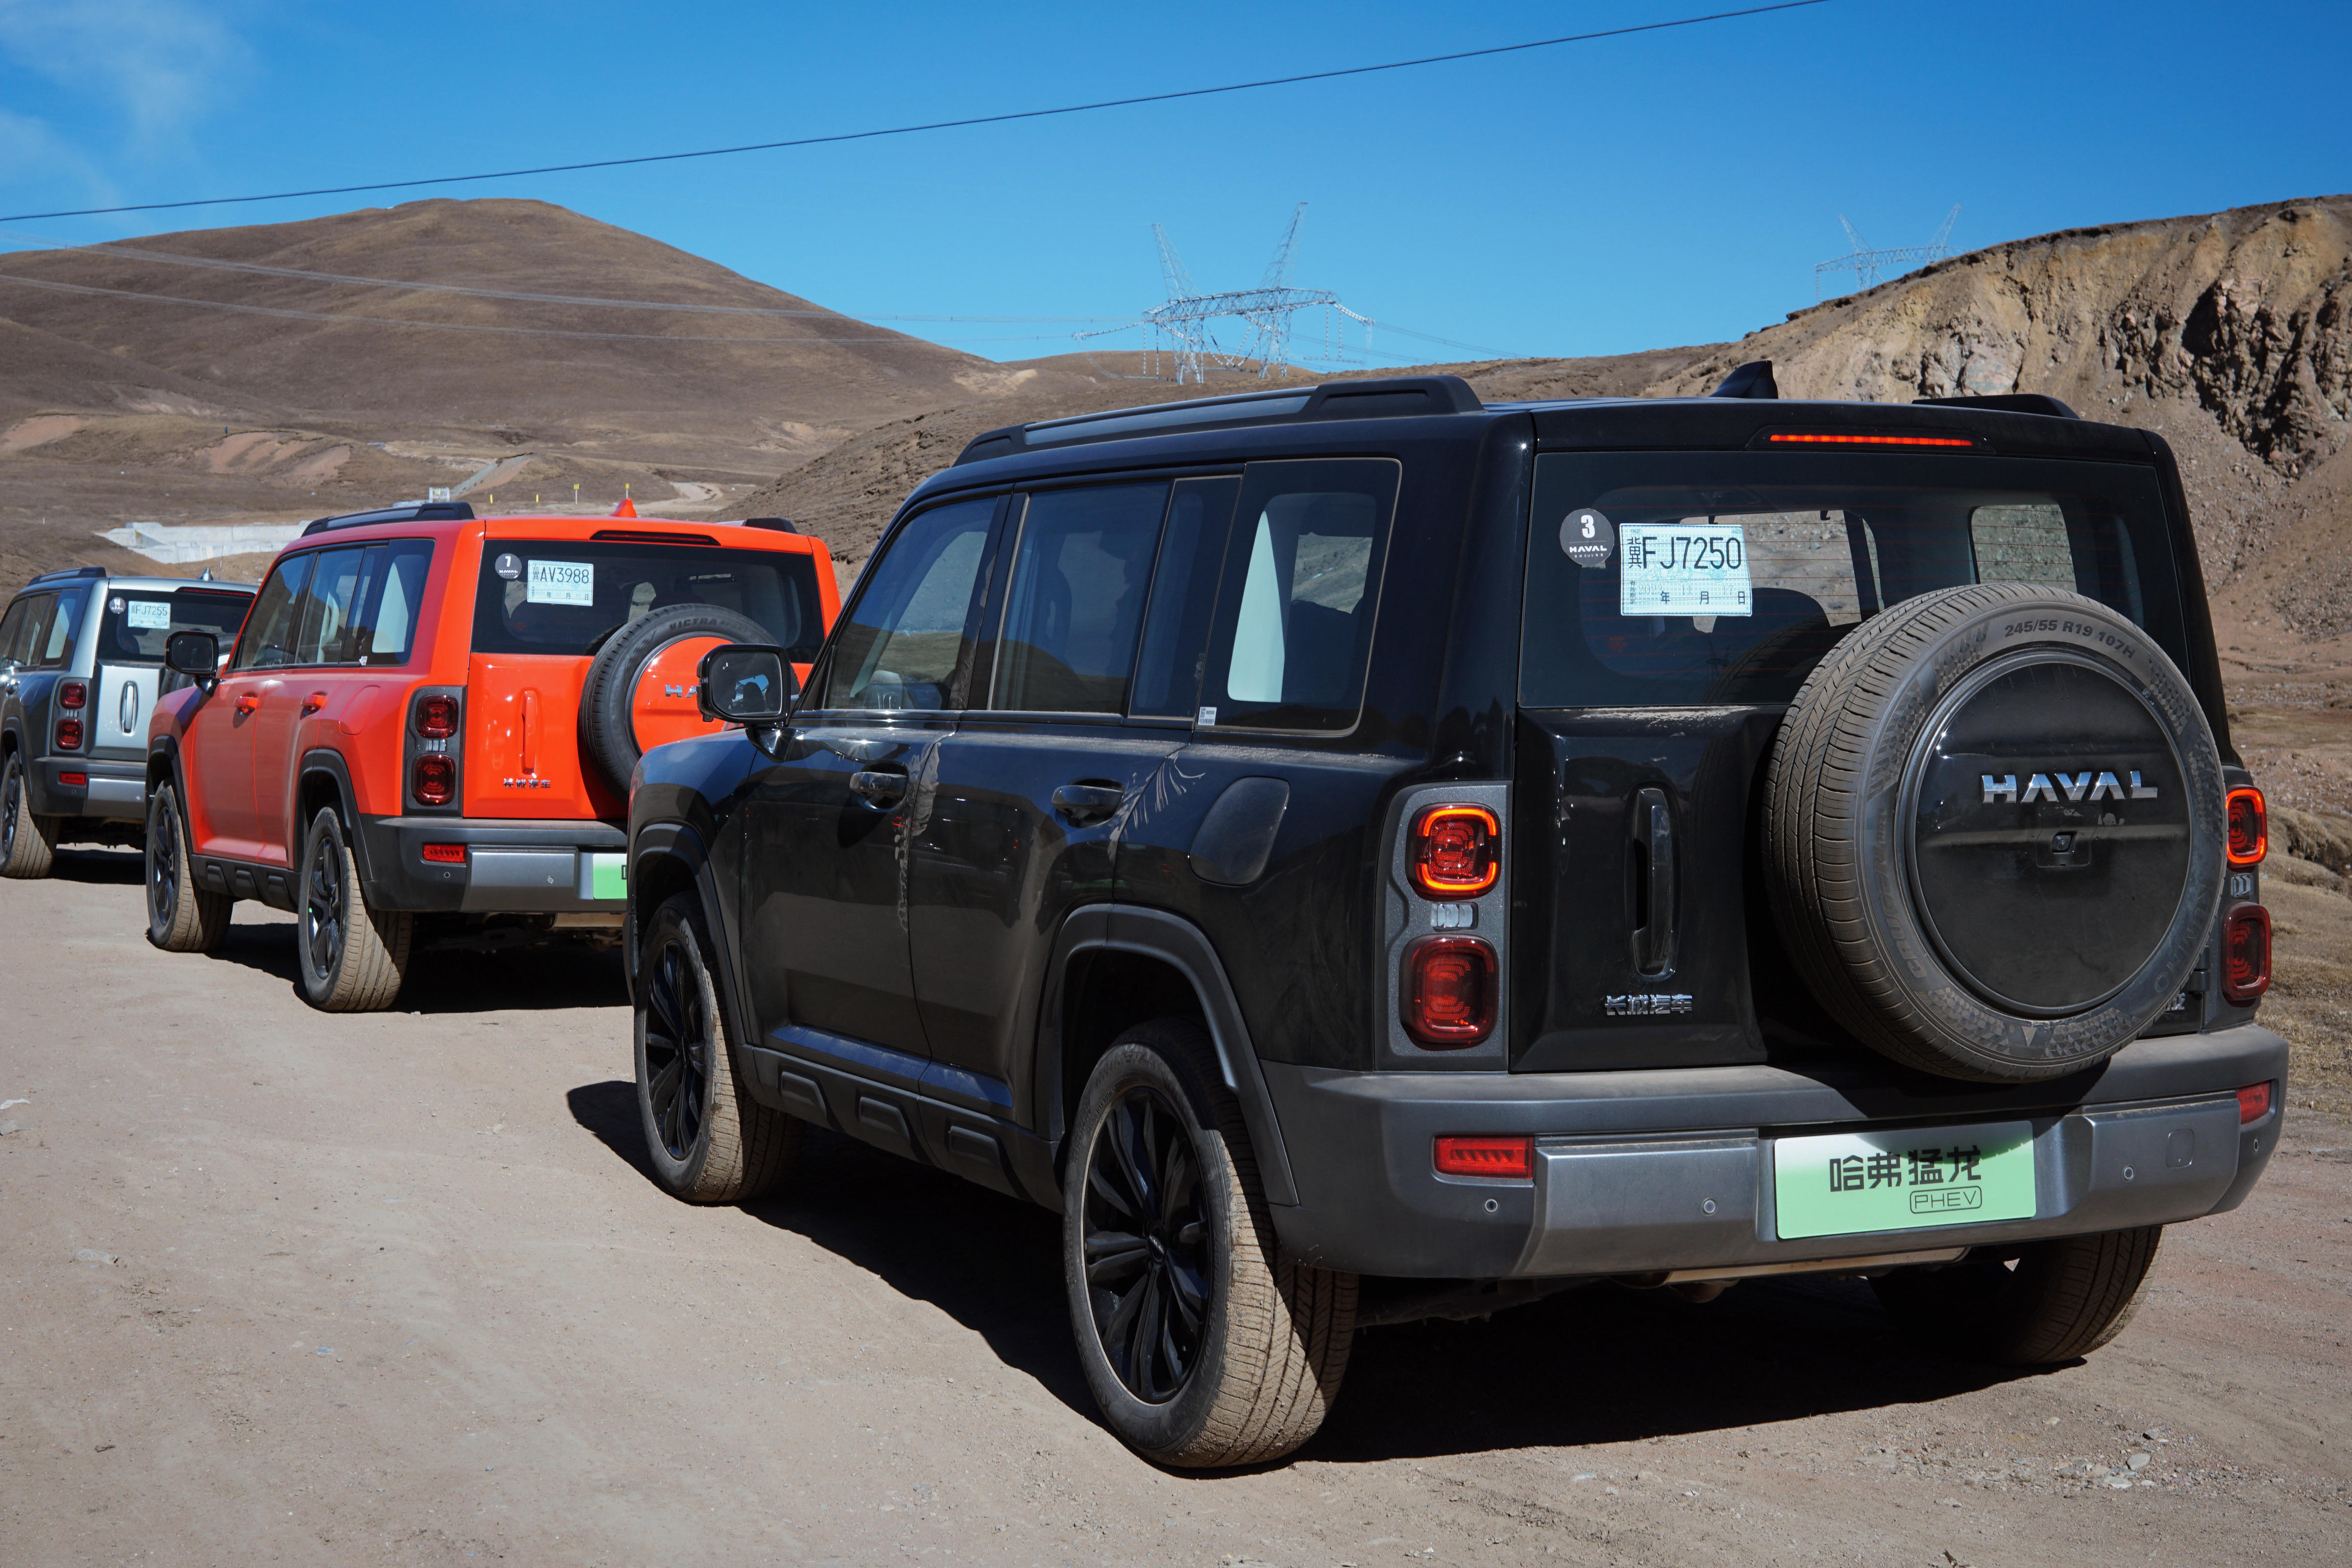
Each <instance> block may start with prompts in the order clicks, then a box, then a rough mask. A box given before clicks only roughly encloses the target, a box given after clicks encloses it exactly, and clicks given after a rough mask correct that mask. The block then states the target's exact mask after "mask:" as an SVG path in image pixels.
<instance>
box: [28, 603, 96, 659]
mask: <svg viewBox="0 0 2352 1568" xmlns="http://www.w3.org/2000/svg"><path fill="white" fill-rule="evenodd" d="M88 607H89V589H87V588H68V589H67V590H66V591H65V592H64V593H62V594H59V595H58V596H57V604H56V606H55V607H54V608H53V609H52V610H51V611H50V613H49V629H48V630H47V632H45V633H43V634H42V636H41V640H40V644H39V648H40V657H39V659H38V662H39V664H40V665H41V667H42V668H46V669H62V668H65V667H66V666H67V665H68V664H71V663H72V662H73V656H74V645H75V644H76V643H77V642H79V640H80V632H81V622H82V612H83V611H84V610H85V609H87V608H88Z"/></svg>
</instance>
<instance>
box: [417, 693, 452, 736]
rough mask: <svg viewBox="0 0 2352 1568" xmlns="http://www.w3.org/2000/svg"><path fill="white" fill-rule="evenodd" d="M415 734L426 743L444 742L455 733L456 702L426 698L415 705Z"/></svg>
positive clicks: (445, 698) (446, 699) (448, 698)
mask: <svg viewBox="0 0 2352 1568" xmlns="http://www.w3.org/2000/svg"><path fill="white" fill-rule="evenodd" d="M416 732H417V733H418V734H420V735H422V736H424V737H425V739H426V740H428V741H446V740H447V739H448V738H449V737H450V736H452V735H454V734H456V733H457V699H456V698H454V697H428V698H426V699H425V700H424V701H422V702H419V703H418V704H417V705H416Z"/></svg>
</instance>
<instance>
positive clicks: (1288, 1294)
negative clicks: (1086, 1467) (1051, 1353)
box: [1062, 1019, 1357, 1468]
mask: <svg viewBox="0 0 2352 1568" xmlns="http://www.w3.org/2000/svg"><path fill="white" fill-rule="evenodd" d="M1138 1151H1141V1152H1142V1154H1143V1157H1144V1159H1145V1162H1146V1163H1148V1164H1149V1165H1150V1167H1151V1168H1150V1170H1148V1171H1147V1170H1145V1169H1144V1168H1143V1167H1142V1166H1140V1165H1138V1164H1137V1163H1136V1161H1135V1155H1136V1152H1138ZM1154 1190H1156V1191H1157V1192H1158V1193H1159V1194H1160V1195H1159V1197H1158V1199H1157V1201H1156V1202H1154V1201H1150V1194H1151V1193H1152V1192H1153V1191H1154ZM1062 1191H1063V1204H1062V1273H1063V1278H1064V1281H1065V1283H1066V1288H1067V1290H1068V1294H1069V1301H1070V1323H1071V1328H1072V1330H1073V1331H1074V1333H1075V1334H1076V1340H1077V1349H1078V1360H1079V1363H1080V1364H1081V1366H1082V1367H1083V1368H1084V1370H1085V1373H1086V1379H1087V1387H1088V1388H1089V1389H1091V1390H1092V1391H1093V1393H1094V1396H1095V1402H1096V1404H1097V1405H1098V1406H1099V1407H1100V1408H1101V1410H1102V1413H1103V1418H1104V1420H1105V1421H1106V1422H1107V1423H1108V1425H1109V1426H1110V1428H1111V1430H1112V1431H1114V1432H1116V1433H1117V1434H1118V1436H1119V1438H1120V1440H1121V1441H1123V1442H1125V1443H1126V1444H1127V1445H1128V1446H1129V1447H1131V1448H1133V1449H1135V1450H1136V1452H1138V1453H1139V1454H1141V1455H1142V1456H1143V1457H1144V1458H1148V1459H1151V1460H1154V1461H1156V1462H1158V1463H1160V1464H1162V1465H1169V1466H1178V1467H1183V1468H1201V1467H1222V1466H1231V1465H1254V1464H1261V1463H1264V1462H1265V1461H1266V1460H1269V1459H1278V1458H1282V1456H1284V1455H1286V1454H1287V1453H1289V1452H1291V1451H1292V1450H1293V1449H1295V1448H1297V1447H1298V1446H1299V1445H1300V1444H1302V1443H1304V1442H1306V1441H1307V1439H1308V1438H1309V1437H1312V1436H1314V1435H1315V1432H1316V1429H1317V1428H1318V1427H1319V1426H1322V1425H1323V1418H1324V1416H1325V1415H1328V1413H1329V1411H1330V1408H1331V1402H1332V1401H1333V1400H1334V1399H1336V1398H1337V1397H1338V1396H1339V1383H1340V1380H1341V1378H1342V1377H1344V1376H1345V1375H1346V1373H1347V1370H1348V1352H1349V1347H1350V1344H1351V1342H1352V1341H1353V1340H1354V1337H1355V1326H1356V1283H1357V1282H1356V1276H1354V1275H1353V1274H1341V1273H1335V1272H1332V1271H1329V1270H1326V1269H1320V1268H1308V1267H1307V1266H1306V1265H1304V1264H1301V1263H1298V1262H1296V1261H1294V1260H1292V1259H1290V1258H1286V1257H1284V1256H1283V1255H1282V1252H1281V1247H1280V1244H1279V1243H1278V1242H1277V1241H1276V1239H1275V1234H1274V1227H1273V1225H1272V1224H1271V1222H1270V1221H1269V1219H1268V1218H1267V1215H1266V1207H1265V1197H1264V1195H1263V1194H1262V1193H1261V1192H1260V1189H1259V1184H1258V1177H1257V1162H1256V1159H1255V1156H1254V1155H1253V1154H1252V1152H1251V1151H1250V1145H1249V1137H1248V1134H1247V1133H1246V1132H1245V1131H1244V1128H1243V1123H1242V1115H1241V1107H1240V1105H1239V1104H1238V1103H1237V1102H1236V1101H1235V1100H1234V1096H1233V1094H1232V1092H1231V1091H1230V1090H1228V1089H1226V1088H1225V1087H1224V1084H1223V1079H1221V1077H1220V1076H1219V1075H1218V1073H1217V1071H1216V1068H1215V1065H1214V1059H1213V1056H1212V1054H1211V1047H1210V1045H1209V1041H1208V1039H1207V1037H1206V1036H1204V1035H1203V1034H1202V1030H1201V1028H1200V1027H1199V1026H1197V1025H1195V1024H1192V1023H1190V1022H1186V1021H1181V1020H1173V1019H1171V1020H1162V1021H1160V1022H1158V1023H1152V1024H1145V1025H1141V1026H1138V1027H1136V1028H1132V1029H1129V1030H1128V1031H1127V1032H1126V1033H1125V1034H1123V1035H1121V1036H1120V1037H1118V1039H1117V1040H1116V1041H1114V1042H1113V1043H1112V1045H1111V1047H1110V1049H1109V1050H1108V1051H1107V1052H1105V1053H1104V1055H1103V1058H1102V1059H1101V1060H1100V1061H1099V1062H1097V1064H1096V1065H1095V1069H1094V1071H1093V1073H1092V1074H1090V1075H1089V1076H1088V1078H1087V1088H1086V1093H1085V1094H1084V1096H1083V1097H1081V1099H1080V1100H1079V1101H1078V1109H1077V1114H1076V1118H1075V1119H1074V1121H1073V1122H1072V1125H1071V1129H1070V1138H1069V1144H1068V1152H1067V1157H1066V1164H1065V1166H1064V1173H1063V1178H1062ZM1139 1209H1141V1210H1145V1211H1150V1210H1152V1209H1157V1211H1158V1213H1157V1215H1150V1214H1149V1213H1147V1215H1146V1216H1145V1219H1144V1226H1143V1228H1142V1230H1141V1232H1140V1234H1139V1233H1138V1231H1136V1230H1135V1229H1132V1228H1126V1227H1129V1226H1134V1225H1135V1223H1136V1222H1135V1219H1134V1217H1132V1216H1133V1215H1135V1214H1136V1212H1137V1210H1139ZM1122 1285H1125V1287H1126V1288H1125V1289H1123V1290H1122V1289H1120V1287H1121V1286H1122ZM1188 1302H1190V1303H1192V1305H1191V1306H1190V1307H1188V1306H1187V1303H1188ZM1155 1326H1156V1327H1157V1328H1158V1329H1159V1332H1151V1331H1150V1330H1152V1329H1153V1328H1154V1327H1155Z"/></svg>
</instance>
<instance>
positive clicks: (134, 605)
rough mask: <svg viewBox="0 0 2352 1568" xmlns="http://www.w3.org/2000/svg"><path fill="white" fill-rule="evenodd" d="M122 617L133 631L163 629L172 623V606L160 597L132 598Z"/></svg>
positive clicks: (118, 601) (119, 601)
mask: <svg viewBox="0 0 2352 1568" xmlns="http://www.w3.org/2000/svg"><path fill="white" fill-rule="evenodd" d="M115 602H116V603H117V604H121V603H122V601H121V600H119V599H118V600H117V601H115ZM122 618H123V620H124V621H126V622H127V623H129V625H130V626H131V630H133V631H140V632H155V631H162V630H163V628H164V627H165V626H170V625H171V624H172V606H171V605H167V604H164V603H163V601H162V600H160V599H132V600H131V601H130V603H129V604H128V605H125V607H124V609H123V612H122Z"/></svg>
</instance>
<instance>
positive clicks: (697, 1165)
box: [632, 893, 803, 1204]
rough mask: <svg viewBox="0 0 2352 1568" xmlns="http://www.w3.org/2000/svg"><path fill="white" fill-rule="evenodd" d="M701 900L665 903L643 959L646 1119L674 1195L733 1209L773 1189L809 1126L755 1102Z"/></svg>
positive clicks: (642, 1096)
mask: <svg viewBox="0 0 2352 1568" xmlns="http://www.w3.org/2000/svg"><path fill="white" fill-rule="evenodd" d="M712 967H713V965H712V963H711V948H710V936H709V931H707V930H706V929H705V928H704V925H703V920H702V904H701V900H698V899H697V898H696V897H695V896H694V895H693V894H691V893H677V894H674V895H672V896H671V897H670V898H668V899H667V900H664V901H663V903H662V905H661V907H660V908H658V909H656V910H655V911H654V916H653V919H651V920H649V921H646V928H645V935H644V939H643V942H642V943H641V945H640V946H639V948H638V952H637V982H636V984H635V986H634V987H633V988H632V989H633V990H634V991H635V1000H636V1027H635V1035H636V1058H637V1063H636V1065H637V1120H638V1123H639V1125H640V1126H641V1127H642V1128H643V1129H644V1131H645V1135H646V1157H647V1158H648V1159H649V1160H650V1161H651V1162H652V1163H653V1167H654V1174H655V1176H656V1178H657V1179H658V1180H659V1181H660V1182H661V1184H662V1185H663V1186H664V1187H666V1188H667V1189H668V1190H669V1192H670V1194H672V1195H673V1196H676V1197H680V1198H684V1199H685V1200H686V1201H687V1202H688V1203H697V1204H734V1203H743V1202H747V1201H749V1200H751V1199H752V1198H758V1197H763V1196H765V1195H766V1194H770V1193H772V1192H774V1191H775V1190H776V1188H777V1187H778V1186H779V1185H780V1184H782V1181H783V1179H784V1176H785V1174H786V1173H788V1172H789V1171H790V1170H791V1168H792V1163H793V1157H794V1156H795V1155H796V1154H798V1153H799V1152H800V1144H801V1133H802V1131H803V1124H802V1122H801V1121H800V1120H799V1119H798V1118H796V1117H793V1116H788V1115H786V1114H785V1113H784V1112H783V1111H781V1110H777V1109H776V1108H775V1107H773V1106H772V1105H766V1104H763V1103H761V1101H760V1100H755V1099H753V1098H752V1097H751V1092H750V1089H749V1087H748V1075H747V1074H746V1073H745V1071H744V1070H743V1064H742V1061H741V1059H740V1057H739V1056H738V1054H737V1052H736V1050H735V1046H734V1040H733V1037H732V1031H731V1030H730V1028H729V1026H728V1023H727V1010H726V1009H725V1008H724V1007H722V1006H720V1005H719V987H718V985H717V984H716V983H715V982H714V980H713V979H712V977H711V970H712Z"/></svg>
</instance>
